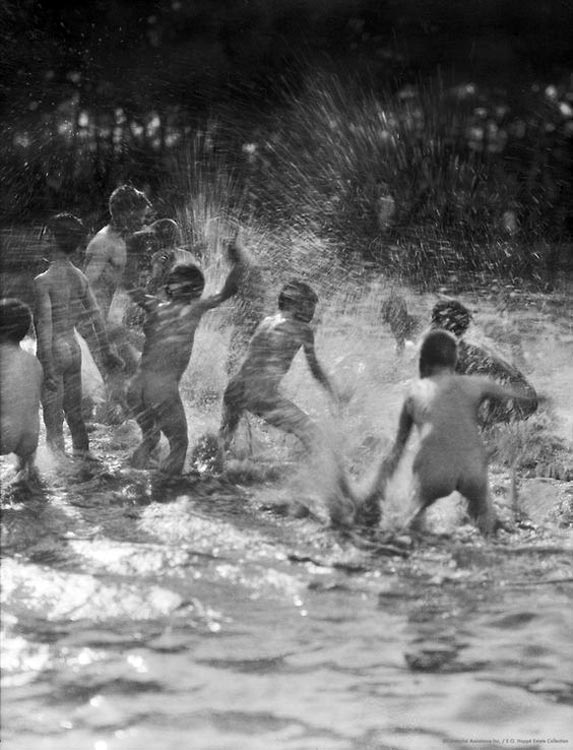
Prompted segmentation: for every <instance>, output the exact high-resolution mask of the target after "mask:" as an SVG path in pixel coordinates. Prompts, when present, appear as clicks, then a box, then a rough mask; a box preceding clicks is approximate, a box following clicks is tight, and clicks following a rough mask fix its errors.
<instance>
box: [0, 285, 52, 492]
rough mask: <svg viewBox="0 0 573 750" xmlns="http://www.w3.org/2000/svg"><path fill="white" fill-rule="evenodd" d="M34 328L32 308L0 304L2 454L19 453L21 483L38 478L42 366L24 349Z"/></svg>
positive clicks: (14, 301) (13, 302)
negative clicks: (24, 339) (36, 464)
mask: <svg viewBox="0 0 573 750" xmlns="http://www.w3.org/2000/svg"><path fill="white" fill-rule="evenodd" d="M31 325H32V313H31V312H30V308H29V307H28V305H25V304H24V303H23V302H21V301H20V300H18V299H11V298H8V299H3V300H0V453H1V454H2V455H3V456H4V455H7V454H8V453H15V454H16V456H17V458H18V464H17V470H18V476H17V479H18V480H24V481H27V480H33V479H35V478H36V468H35V466H34V458H35V455H36V449H37V447H38V435H39V434H40V393H41V389H42V379H43V372H42V365H41V364H40V362H39V361H38V360H37V359H36V357H34V356H33V355H32V354H28V352H25V351H24V350H23V349H22V348H21V347H20V342H21V341H22V339H23V338H24V336H26V334H27V333H28V331H29V330H30V326H31Z"/></svg>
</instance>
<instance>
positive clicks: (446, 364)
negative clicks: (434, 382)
mask: <svg viewBox="0 0 573 750" xmlns="http://www.w3.org/2000/svg"><path fill="white" fill-rule="evenodd" d="M457 361H458V342H457V341H456V339H455V337H454V336H452V334H451V333H448V332H447V331H443V330H439V331H438V330H436V331H430V333H428V335H427V336H426V337H425V339H424V341H423V343H422V348H421V349H420V377H421V378H429V377H430V376H431V375H433V374H434V372H435V371H436V370H441V369H444V368H446V369H449V370H454V369H455V367H456V362H457Z"/></svg>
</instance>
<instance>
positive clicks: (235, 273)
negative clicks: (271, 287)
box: [198, 240, 247, 314]
mask: <svg viewBox="0 0 573 750" xmlns="http://www.w3.org/2000/svg"><path fill="white" fill-rule="evenodd" d="M227 256H228V258H229V260H230V262H231V264H232V268H231V270H230V272H229V274H228V275H227V278H226V279H225V283H224V284H223V288H222V289H221V291H220V292H217V294H212V295H211V296H210V297H205V298H204V299H202V300H199V303H198V304H199V305H200V307H201V314H202V313H204V312H206V311H207V310H211V309H212V308H214V307H218V306H219V305H220V304H221V303H223V302H225V300H228V299H229V297H232V296H233V295H234V294H236V293H237V291H238V289H239V284H240V283H241V281H242V280H243V276H244V274H245V273H246V269H247V260H246V256H245V254H244V252H243V250H242V249H241V248H240V247H239V245H238V244H237V242H235V241H234V240H233V241H232V242H229V244H228V245H227Z"/></svg>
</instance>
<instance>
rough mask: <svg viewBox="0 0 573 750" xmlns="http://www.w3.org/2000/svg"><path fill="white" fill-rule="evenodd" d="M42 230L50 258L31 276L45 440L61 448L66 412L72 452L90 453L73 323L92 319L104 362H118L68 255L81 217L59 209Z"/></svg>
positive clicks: (80, 232)
mask: <svg viewBox="0 0 573 750" xmlns="http://www.w3.org/2000/svg"><path fill="white" fill-rule="evenodd" d="M47 230H48V231H49V232H50V233H51V237H52V248H51V255H52V259H51V263H50V266H49V268H48V270H47V271H45V272H44V273H41V274H39V275H38V276H36V278H35V279H34V294H35V305H36V311H35V326H36V336H37V348H38V358H39V360H40V362H41V363H42V365H43V368H44V388H43V391H42V407H43V412H44V424H45V426H46V440H47V443H48V446H49V447H50V448H51V449H52V450H53V451H55V452H57V453H63V452H64V433H63V423H64V416H65V418H66V422H67V424H68V427H69V429H70V433H71V437H72V446H73V454H74V456H78V457H83V458H90V457H91V456H90V453H89V440H88V433H87V430H86V425H85V423H84V419H83V416H82V382H81V361H82V357H81V351H80V346H79V342H78V340H77V338H76V335H75V327H76V325H77V324H78V323H80V322H82V321H86V320H90V321H91V323H92V325H93V327H94V329H95V333H96V335H97V340H98V343H99V349H100V351H101V355H102V358H103V362H104V364H105V366H106V367H108V368H110V369H115V368H119V367H121V366H122V365H123V363H122V361H121V359H119V358H118V357H117V356H116V355H115V354H114V353H113V352H112V351H111V349H110V345H109V341H108V338H107V333H106V328H105V324H104V321H103V317H102V314H101V312H100V309H99V307H98V305H97V302H96V299H95V296H94V294H93V292H92V290H91V288H90V285H89V283H88V280H87V278H86V276H85V275H84V274H83V273H82V271H80V270H79V269H78V268H76V266H74V265H73V263H72V262H71V260H70V257H71V255H72V254H73V253H74V252H75V251H76V250H77V249H78V247H79V245H80V244H81V243H82V242H83V241H84V240H85V236H86V230H85V227H84V225H83V223H82V222H81V221H80V219H78V218H77V217H76V216H73V215H72V214H70V213H60V214H57V215H56V216H54V217H53V218H51V219H50V220H49V221H48V223H47Z"/></svg>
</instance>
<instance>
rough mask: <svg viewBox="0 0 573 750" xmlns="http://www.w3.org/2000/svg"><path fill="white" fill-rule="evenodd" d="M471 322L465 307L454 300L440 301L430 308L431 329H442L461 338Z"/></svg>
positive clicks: (470, 316) (470, 315)
mask: <svg viewBox="0 0 573 750" xmlns="http://www.w3.org/2000/svg"><path fill="white" fill-rule="evenodd" d="M471 320H472V314H471V312H470V311H469V310H468V308H467V307H466V306H465V305H462V303H461V302H458V301H457V300H455V299H452V300H441V301H440V302H437V303H436V304H435V305H434V307H433V308H432V327H433V328H443V329H444V330H445V331H450V332H451V333H453V334H454V335H455V336H462V335H463V334H464V333H465V332H466V331H467V329H468V328H469V325H470V323H471Z"/></svg>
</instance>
